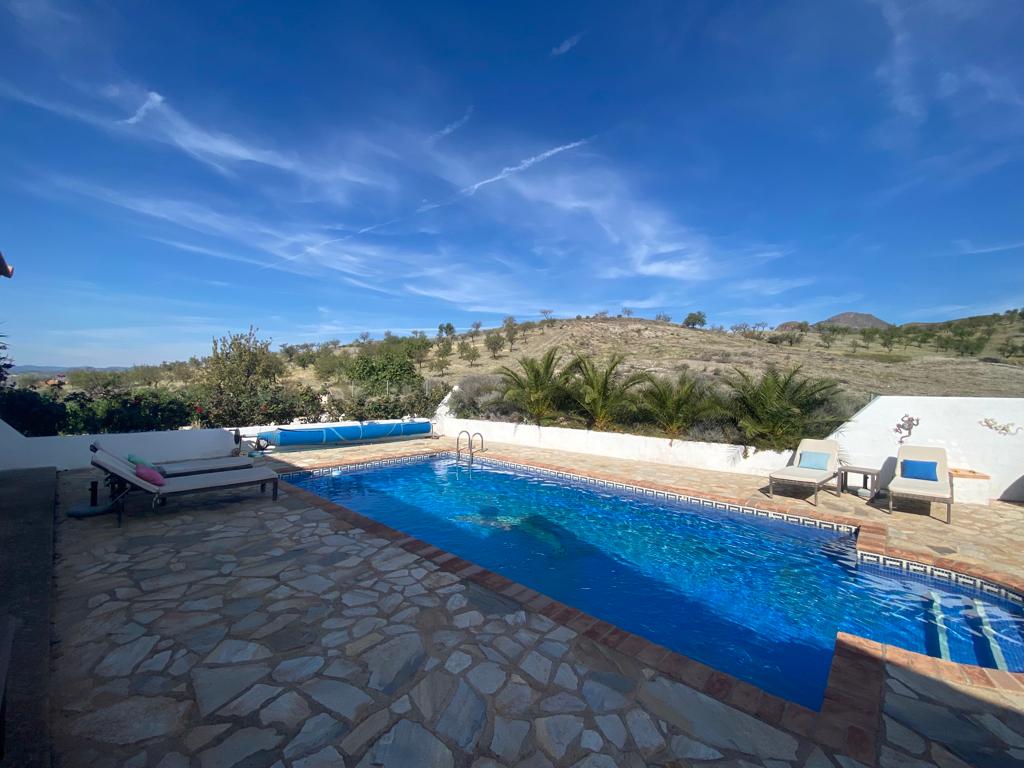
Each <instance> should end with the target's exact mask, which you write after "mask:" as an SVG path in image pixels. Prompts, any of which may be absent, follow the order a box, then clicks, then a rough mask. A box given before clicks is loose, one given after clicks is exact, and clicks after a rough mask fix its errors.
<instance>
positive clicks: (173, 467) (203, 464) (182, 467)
mask: <svg viewBox="0 0 1024 768" xmlns="http://www.w3.org/2000/svg"><path fill="white" fill-rule="evenodd" d="M89 450H92V451H93V452H95V451H96V450H99V451H103V452H104V453H106V454H107V455H109V456H113V457H114V458H120V457H119V456H118V455H117V454H116V453H112V452H111V451H108V450H107V449H106V448H104V447H103V446H102V445H100V443H99V442H98V441H97V442H94V443H93V444H92V445H91V446H89ZM128 463H129V464H130V463H131V462H128ZM252 465H253V461H252V459H251V458H249V457H248V456H218V457H216V458H212V459H189V460H187V461H166V462H163V463H160V464H154V465H153V466H154V467H156V470H157V472H159V473H160V474H161V475H163V476H164V477H184V476H186V475H201V474H203V473H204V472H227V471H230V470H232V469H248V468H250V467H251V466H252Z"/></svg>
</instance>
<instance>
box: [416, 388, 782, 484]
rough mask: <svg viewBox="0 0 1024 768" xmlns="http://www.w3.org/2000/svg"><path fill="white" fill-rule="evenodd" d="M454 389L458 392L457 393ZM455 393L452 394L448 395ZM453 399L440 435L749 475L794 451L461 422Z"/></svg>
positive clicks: (441, 409) (441, 418) (441, 410)
mask: <svg viewBox="0 0 1024 768" xmlns="http://www.w3.org/2000/svg"><path fill="white" fill-rule="evenodd" d="M453 391H454V390H453ZM450 396H451V395H450V394H449V396H448V397H450ZM448 397H446V398H445V399H444V400H442V401H441V405H439V406H438V408H437V414H436V416H435V418H436V421H435V428H434V432H435V434H439V435H445V436H447V437H456V436H457V435H458V434H459V432H461V431H462V430H464V429H465V430H467V431H468V432H469V433H470V434H473V433H474V432H479V433H480V434H481V435H483V438H484V444H485V446H486V445H487V444H489V443H492V442H494V443H511V444H512V445H522V446H525V447H529V448H551V449H552V450H556V451H573V452H575V453H589V454H591V455H593V456H607V457H608V458H612V459H633V460H636V461H650V462H654V463H655V464H666V465H669V466H676V467H696V468H698V469H713V470H717V471H719V472H738V473H740V474H745V475H767V474H768V473H769V472H770V471H772V470H773V469H778V468H779V467H782V466H785V465H786V464H788V463H789V460H790V458H791V457H792V454H793V452H792V451H786V452H785V453H776V452H775V451H756V450H754V449H753V448H748V447H744V446H742V445H727V444H725V443H697V442H692V441H689V440H669V439H667V438H664V437H645V436H642V435H626V434H621V433H619V432H594V431H592V430H588V429H565V428H564V427H537V426H534V425H532V424H514V423H511V422H507V421H484V420H481V419H457V418H455V417H454V416H452V415H451V414H450V412H449V410H448Z"/></svg>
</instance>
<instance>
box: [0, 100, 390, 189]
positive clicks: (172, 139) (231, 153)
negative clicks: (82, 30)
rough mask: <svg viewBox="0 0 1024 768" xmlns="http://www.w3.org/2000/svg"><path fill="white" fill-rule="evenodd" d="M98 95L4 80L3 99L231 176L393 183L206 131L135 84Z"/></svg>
mask: <svg viewBox="0 0 1024 768" xmlns="http://www.w3.org/2000/svg"><path fill="white" fill-rule="evenodd" d="M94 92H97V93H99V94H100V96H101V97H102V99H101V101H99V102H95V103H90V104H89V105H88V106H85V107H83V106H79V105H78V104H74V103H71V102H69V101H66V100H61V99H53V98H48V97H44V96H39V95H36V94H32V93H27V92H25V91H23V90H21V89H20V88H18V87H16V86H14V85H12V84H11V83H9V82H5V81H0V96H2V97H5V98H7V99H10V100H14V101H20V102H22V103H24V104H28V105H30V106H33V107H36V108H38V109H42V110H46V111H48V112H52V113H53V114H56V115H59V116H61V117H64V118H66V119H69V120H76V121H78V122H82V123H85V124H87V125H90V126H92V127H94V128H97V129H100V130H103V131H106V132H109V133H112V134H115V135H121V136H125V137H128V138H131V139H134V140H137V141H148V142H156V143H160V144H165V145H169V146H173V147H176V148H177V149H179V150H181V151H182V152H184V153H185V154H187V155H188V156H190V157H192V158H193V159H195V160H197V161H199V162H201V163H204V164H206V165H207V166H209V167H211V168H214V169H215V170H217V171H218V172H220V173H231V172H232V170H233V169H234V168H235V167H236V166H238V165H244V164H253V165H257V166H262V167H264V168H270V169H274V170H277V171H281V172H283V173H287V174H291V175H294V176H296V177H298V178H299V179H301V180H303V181H306V182H313V183H316V184H318V185H322V186H328V187H331V188H333V189H335V190H336V191H337V190H338V189H339V188H340V187H342V186H345V185H349V186H380V187H384V186H387V185H388V184H389V183H390V181H389V180H388V179H387V178H386V177H384V176H381V175H379V174H376V173H371V172H370V171H369V170H367V169H366V168H360V167H357V166H356V165H355V164H353V163H350V162H345V161H329V160H328V161H325V160H324V159H323V158H318V159H317V160H316V161H315V162H311V161H307V160H306V159H304V158H302V157H300V156H299V155H297V154H295V153H291V152H285V151H280V150H277V149H273V148H270V147H267V146H264V145H262V144H261V143H259V142H257V141H251V140H247V139H244V138H241V137H239V136H236V135H234V134H232V133H231V132H228V131H223V130H218V129H212V128H207V127H204V126H201V125H199V124H198V123H197V122H195V121H194V120H191V119H189V118H188V117H186V116H185V115H184V114H182V113H181V112H180V111H178V110H177V109H175V108H174V107H173V106H171V104H170V103H169V102H168V100H167V98H166V97H165V96H164V95H163V94H160V93H158V92H156V91H147V90H144V89H140V88H139V87H138V86H136V85H134V84H131V83H122V84H117V85H114V84H109V85H106V86H104V87H102V88H97V89H94ZM113 109H117V110H121V114H120V115H115V114H111V110H113ZM126 109H127V110H130V113H129V114H128V115H127V116H125V115H124V110H126Z"/></svg>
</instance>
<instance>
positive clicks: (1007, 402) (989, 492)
mask: <svg viewBox="0 0 1024 768" xmlns="http://www.w3.org/2000/svg"><path fill="white" fill-rule="evenodd" d="M904 416H911V417H914V418H916V419H918V420H919V424H918V425H917V426H916V427H914V428H913V431H912V432H911V434H910V437H908V438H907V439H906V440H905V441H904V444H905V445H928V446H938V447H941V448H945V449H946V453H947V455H948V456H949V465H950V467H958V468H962V469H973V470H975V471H977V472H983V473H985V474H987V475H991V477H992V479H991V481H989V482H985V481H979V480H956V481H955V482H954V489H953V493H954V496H955V497H956V499H957V500H959V501H965V502H968V501H975V502H976V501H981V502H985V501H988V500H989V499H1006V500H1013V501H1022V500H1024V398H1019V397H911V396H906V397H901V396H898V395H893V396H885V397H877V398H875V399H874V400H872V401H871V402H870V403H868V405H866V406H865V407H864V408H863V409H862V410H861V411H860V412H859V413H857V414H856V415H854V416H853V418H851V419H850V420H849V421H848V422H846V423H845V424H844V425H843V426H841V427H840V428H839V429H837V430H836V431H835V433H833V435H832V437H833V438H834V439H835V440H838V441H839V445H840V447H841V451H840V457H841V458H842V459H843V461H844V462H845V463H848V464H859V465H867V466H871V467H881V468H883V475H882V482H883V485H884V484H885V483H886V482H887V481H888V479H889V478H891V477H892V474H893V472H894V471H895V465H896V461H895V457H896V452H897V451H898V450H899V447H900V442H899V440H900V434H898V433H897V432H896V431H895V428H896V425H897V424H898V423H899V422H900V421H901V420H902V419H903V417H904ZM989 419H991V420H993V422H992V423H993V425H1012V426H1010V427H1008V429H1007V431H1008V434H1001V433H1000V432H999V431H997V430H995V429H992V428H991V427H989V426H985V424H983V422H985V421H986V420H989ZM1015 429H1016V431H1015Z"/></svg>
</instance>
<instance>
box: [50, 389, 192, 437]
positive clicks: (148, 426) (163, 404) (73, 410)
mask: <svg viewBox="0 0 1024 768" xmlns="http://www.w3.org/2000/svg"><path fill="white" fill-rule="evenodd" d="M64 406H65V408H66V409H67V418H66V421H65V424H64V427H63V429H62V431H63V432H64V433H65V434H71V435H89V434H102V433H107V432H159V431H163V430H168V429H178V428H179V427H184V426H186V425H187V424H189V422H190V421H191V420H192V407H191V405H190V404H189V403H188V402H187V401H186V400H185V399H184V398H183V397H181V396H180V395H178V394H175V393H173V392H168V391H166V390H161V389H151V390H143V391H139V392H136V393H115V394H107V395H100V396H97V397H90V396H89V395H87V394H85V393H83V392H77V393H74V394H71V395H68V396H67V397H66V398H65V399H64Z"/></svg>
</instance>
